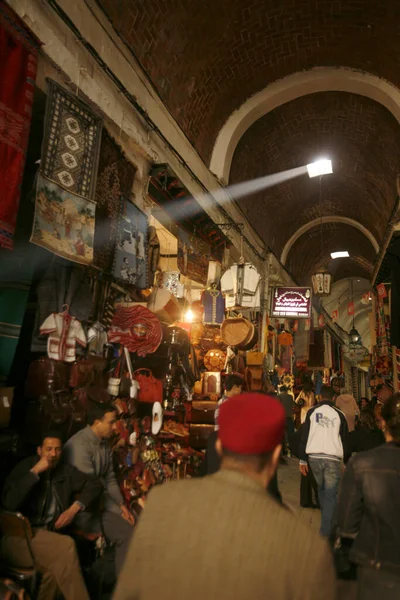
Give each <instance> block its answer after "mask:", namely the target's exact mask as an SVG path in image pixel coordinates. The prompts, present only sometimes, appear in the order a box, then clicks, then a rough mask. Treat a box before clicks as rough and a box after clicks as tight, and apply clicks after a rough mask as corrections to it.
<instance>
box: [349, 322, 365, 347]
mask: <svg viewBox="0 0 400 600" xmlns="http://www.w3.org/2000/svg"><path fill="white" fill-rule="evenodd" d="M349 337H350V346H353V347H354V346H358V347H359V346H361V345H362V339H361V335H360V334H359V333H358V331H357V329H356V328H355V327H354V325H353V327H352V329H351V330H350V332H349Z"/></svg>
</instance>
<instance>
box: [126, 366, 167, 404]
mask: <svg viewBox="0 0 400 600" xmlns="http://www.w3.org/2000/svg"><path fill="white" fill-rule="evenodd" d="M133 377H134V379H136V381H137V382H138V383H139V385H140V390H139V391H138V397H137V399H138V401H139V402H151V403H153V402H161V403H162V401H163V384H162V382H161V381H160V380H159V379H156V378H155V377H154V375H153V373H152V372H151V371H150V369H138V370H137V371H135V372H134V374H133Z"/></svg>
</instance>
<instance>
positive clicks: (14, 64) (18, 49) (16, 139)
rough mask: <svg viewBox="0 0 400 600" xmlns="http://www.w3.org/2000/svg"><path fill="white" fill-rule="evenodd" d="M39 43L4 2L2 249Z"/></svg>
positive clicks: (14, 206) (11, 225)
mask: <svg viewBox="0 0 400 600" xmlns="http://www.w3.org/2000/svg"><path fill="white" fill-rule="evenodd" d="M39 47H40V43H39V41H38V40H37V39H36V38H35V37H34V36H33V34H32V33H31V32H30V31H29V30H28V29H27V28H26V27H25V25H24V23H23V22H22V21H21V20H20V19H19V18H18V17H17V15H16V14H15V13H14V12H13V11H12V10H11V9H10V8H9V7H7V6H6V4H5V3H3V2H0V57H1V60H0V81H1V85H0V181H1V198H0V199H1V201H0V247H2V248H7V249H9V250H12V248H13V236H14V232H15V225H16V220H17V214H18V205H19V200H20V191H21V183H22V177H23V172H24V166H25V156H26V149H27V146H28V137H29V129H30V125H31V117H32V104H33V93H34V86H35V79H36V69H37V56H38V49H39Z"/></svg>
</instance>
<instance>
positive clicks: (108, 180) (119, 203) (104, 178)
mask: <svg viewBox="0 0 400 600" xmlns="http://www.w3.org/2000/svg"><path fill="white" fill-rule="evenodd" d="M135 173H136V167H135V166H134V165H132V164H131V163H130V162H129V161H128V160H127V159H126V158H125V155H124V154H123V152H122V150H121V148H120V147H119V146H118V145H117V144H116V142H114V140H113V139H112V137H111V136H110V135H109V134H108V133H107V131H106V129H103V135H102V139H101V148H100V160H99V174H98V177H97V186H96V229H95V238H94V261H93V262H94V264H95V265H96V266H97V267H99V268H100V269H101V270H102V271H105V272H106V273H110V272H111V270H112V267H113V260H114V250H115V244H116V241H117V233H118V224H119V222H120V219H121V215H122V208H123V200H124V199H129V198H130V196H131V192H132V187H133V182H134V179H135Z"/></svg>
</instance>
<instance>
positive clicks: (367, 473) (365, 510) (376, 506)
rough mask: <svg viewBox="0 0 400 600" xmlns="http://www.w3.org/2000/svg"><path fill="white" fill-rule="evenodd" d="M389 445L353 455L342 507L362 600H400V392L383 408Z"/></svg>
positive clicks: (342, 492) (342, 491) (340, 521)
mask: <svg viewBox="0 0 400 600" xmlns="http://www.w3.org/2000/svg"><path fill="white" fill-rule="evenodd" d="M382 420H383V432H384V435H385V440H386V443H384V444H383V445H380V446H378V447H376V448H374V449H372V450H368V451H367V452H360V453H359V454H357V455H356V456H354V457H353V458H352V459H351V460H350V462H349V464H348V465H347V468H346V470H345V472H344V474H343V481H342V485H341V489H340V496H339V505H338V529H339V535H340V537H341V538H342V542H345V543H346V542H347V544H349V543H350V544H351V543H352V547H351V549H350V559H351V560H352V561H353V562H354V563H356V564H357V565H358V579H359V592H358V597H357V598H358V600H376V599H377V598H378V599H380V598H381V599H382V600H398V598H400V503H399V489H400V394H395V395H394V396H392V397H391V398H390V399H389V400H387V401H386V403H385V405H384V406H383V407H382Z"/></svg>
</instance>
